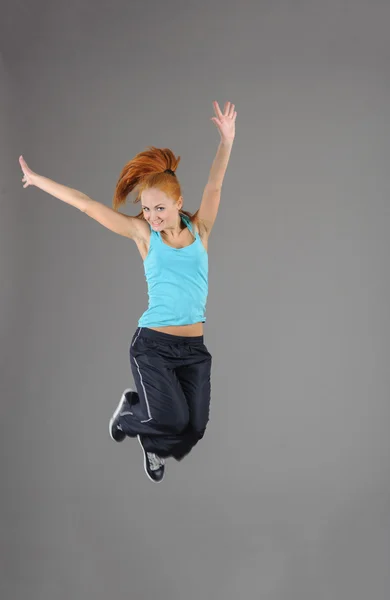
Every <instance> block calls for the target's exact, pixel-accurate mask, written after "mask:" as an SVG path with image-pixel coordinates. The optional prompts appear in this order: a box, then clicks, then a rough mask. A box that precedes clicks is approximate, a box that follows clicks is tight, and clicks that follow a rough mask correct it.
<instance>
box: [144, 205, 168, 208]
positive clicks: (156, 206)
mask: <svg viewBox="0 0 390 600" xmlns="http://www.w3.org/2000/svg"><path fill="white" fill-rule="evenodd" d="M159 206H164V204H156V205H155V207H154V208H158V207H159ZM142 208H149V206H146V205H145V204H143V205H142Z"/></svg>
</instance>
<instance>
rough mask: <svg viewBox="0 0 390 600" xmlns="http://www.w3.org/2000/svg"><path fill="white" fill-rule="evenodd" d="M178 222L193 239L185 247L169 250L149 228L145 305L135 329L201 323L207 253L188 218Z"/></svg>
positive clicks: (206, 283)
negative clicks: (180, 222) (146, 307)
mask: <svg viewBox="0 0 390 600" xmlns="http://www.w3.org/2000/svg"><path fill="white" fill-rule="evenodd" d="M181 218H182V221H183V222H184V223H185V225H186V226H187V227H188V229H189V230H190V231H191V233H192V234H193V235H194V237H195V239H194V241H193V242H192V244H190V245H189V246H186V247H185V248H173V247H172V246H168V245H167V244H166V243H165V242H164V241H163V239H162V237H161V234H160V232H159V231H154V230H153V229H152V228H150V244H149V252H148V254H147V256H146V258H145V260H144V270H145V277H146V282H147V286H148V296H149V306H148V309H147V310H146V311H145V312H144V314H143V315H142V316H141V318H140V319H139V321H138V326H139V327H164V326H169V325H191V324H193V323H199V322H205V320H206V317H205V311H206V302H207V295H208V254H207V251H206V249H205V247H204V246H203V244H202V241H201V239H200V237H199V234H198V233H197V232H196V231H194V230H193V227H192V224H191V221H190V219H189V218H188V217H187V216H185V215H181Z"/></svg>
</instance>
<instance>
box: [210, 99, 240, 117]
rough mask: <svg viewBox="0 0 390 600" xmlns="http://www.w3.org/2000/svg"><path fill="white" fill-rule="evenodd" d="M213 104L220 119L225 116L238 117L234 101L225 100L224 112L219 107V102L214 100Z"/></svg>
mask: <svg viewBox="0 0 390 600" xmlns="http://www.w3.org/2000/svg"><path fill="white" fill-rule="evenodd" d="M213 105H214V111H215V114H216V116H217V118H218V119H219V120H221V119H222V118H223V117H224V118H228V119H233V120H235V119H236V117H237V112H236V111H235V108H236V107H235V105H234V104H233V103H232V102H225V106H224V109H223V113H222V111H221V109H220V107H219V104H218V102H213Z"/></svg>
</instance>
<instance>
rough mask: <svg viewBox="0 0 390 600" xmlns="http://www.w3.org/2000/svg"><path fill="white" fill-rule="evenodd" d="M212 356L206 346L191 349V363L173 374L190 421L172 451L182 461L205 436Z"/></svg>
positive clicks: (177, 369) (208, 409)
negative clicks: (185, 404)
mask: <svg viewBox="0 0 390 600" xmlns="http://www.w3.org/2000/svg"><path fill="white" fill-rule="evenodd" d="M211 364H212V357H211V355H210V353H209V352H208V350H207V348H206V346H204V345H202V346H197V347H195V348H191V363H190V364H185V365H183V366H180V367H178V368H176V375H177V378H178V380H179V382H180V386H181V389H182V390H183V392H184V395H185V397H186V401H187V405H188V410H189V422H188V425H187V428H186V429H185V431H184V432H183V433H182V435H181V438H182V441H181V443H180V444H178V445H176V446H175V447H174V449H173V451H172V456H173V457H174V458H175V459H176V460H182V459H183V458H184V456H186V455H187V454H188V453H189V452H190V451H191V449H192V448H193V447H194V446H195V444H197V443H198V442H199V440H201V439H202V438H203V436H204V433H205V430H206V426H207V423H208V421H209V417H210V398H211Z"/></svg>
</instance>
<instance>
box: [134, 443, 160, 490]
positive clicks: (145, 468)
mask: <svg viewBox="0 0 390 600" xmlns="http://www.w3.org/2000/svg"><path fill="white" fill-rule="evenodd" d="M137 439H138V441H139V445H140V446H141V448H142V452H143V455H144V470H145V473H146V475H147V476H148V477H149V479H150V481H152V482H153V483H161V482H162V480H163V479H164V475H163V476H162V477H161V479H158V480H157V479H152V477H151V476H150V475H149V473H148V469H147V466H146V452H145V449H144V447H143V445H142V443H141V438H140V436H139V435H137Z"/></svg>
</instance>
